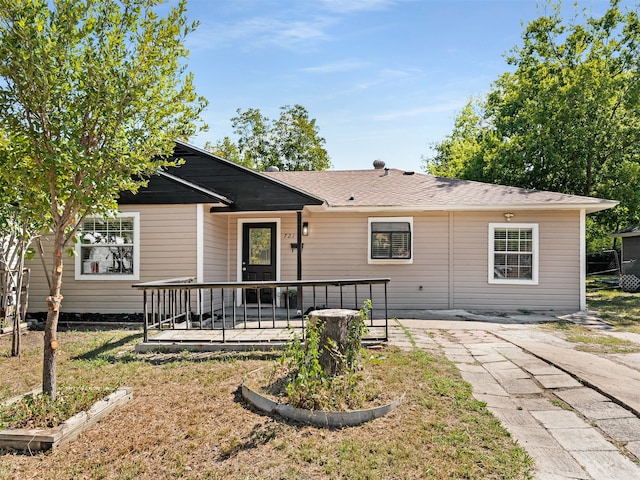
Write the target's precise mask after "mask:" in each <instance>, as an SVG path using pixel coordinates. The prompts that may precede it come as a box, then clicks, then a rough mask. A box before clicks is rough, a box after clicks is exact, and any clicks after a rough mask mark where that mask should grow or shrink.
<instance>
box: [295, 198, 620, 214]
mask: <svg viewBox="0 0 640 480" xmlns="http://www.w3.org/2000/svg"><path fill="white" fill-rule="evenodd" d="M618 203H619V202H616V201H612V200H604V201H602V202H601V203H595V204H594V203H554V204H548V203H544V204H504V205H433V206H428V205H329V204H326V203H325V204H324V205H319V206H307V208H308V209H309V210H310V211H318V212H320V211H325V212H326V211H332V212H364V213H369V212H380V211H384V212H408V211H410V212H486V211H492V212H494V211H504V210H509V211H525V210H528V211H531V210H534V211H542V210H556V211H563V210H564V211H567V210H574V211H575V210H584V211H585V213H595V212H599V211H602V210H607V209H609V208H613V207H615V206H616V205H618Z"/></svg>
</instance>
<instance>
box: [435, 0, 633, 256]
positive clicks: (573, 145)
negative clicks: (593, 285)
mask: <svg viewBox="0 0 640 480" xmlns="http://www.w3.org/2000/svg"><path fill="white" fill-rule="evenodd" d="M619 3H620V2H619V0H611V2H610V6H609V8H608V9H607V11H606V12H605V13H604V15H603V16H602V17H600V18H593V17H591V16H588V14H587V13H585V12H583V18H582V22H578V21H577V19H579V17H578V16H577V15H576V20H575V21H573V22H572V23H565V22H563V20H562V19H561V18H560V6H559V4H556V5H551V6H550V12H551V13H550V14H549V15H544V16H541V17H540V18H538V19H536V20H534V21H532V22H531V23H529V24H528V25H527V26H526V28H525V30H524V33H523V35H522V45H521V46H519V47H516V48H514V49H513V51H512V52H511V55H509V56H508V57H507V62H508V64H509V65H512V66H513V67H514V70H513V72H507V73H504V74H502V75H501V76H500V77H499V78H498V79H497V80H496V82H495V83H494V84H493V85H492V87H491V89H490V92H489V93H488V95H487V96H486V98H484V99H479V100H471V101H470V102H469V103H468V104H467V106H466V107H465V109H463V111H462V112H461V113H460V114H459V115H458V117H457V119H456V123H455V126H454V130H453V132H452V133H451V134H450V135H448V136H447V137H446V138H445V139H444V140H443V141H442V142H440V143H438V144H436V145H435V152H436V154H435V155H434V156H433V158H429V159H427V160H426V167H427V170H428V171H429V172H431V173H434V174H437V175H443V176H457V177H460V178H466V179H473V180H480V181H485V182H493V183H501V184H509V185H515V186H520V187H525V188H535V189H540V190H552V191H558V192H561V193H569V194H576V195H590V196H597V197H604V198H611V199H615V200H619V201H620V202H621V203H620V206H619V207H618V208H617V209H615V210H614V211H606V212H600V213H599V214H596V215H595V216H592V218H591V219H590V221H589V222H590V223H589V246H590V248H594V247H595V246H596V245H601V244H602V239H603V237H602V235H607V234H608V233H610V232H611V231H613V230H615V229H617V228H618V227H619V226H621V225H624V224H626V223H634V222H637V221H638V219H639V216H640V190H639V189H638V188H637V185H638V184H639V183H640V182H639V180H640V151H639V149H640V22H639V20H638V12H637V11H635V10H626V11H622V10H621V9H620V7H619Z"/></svg>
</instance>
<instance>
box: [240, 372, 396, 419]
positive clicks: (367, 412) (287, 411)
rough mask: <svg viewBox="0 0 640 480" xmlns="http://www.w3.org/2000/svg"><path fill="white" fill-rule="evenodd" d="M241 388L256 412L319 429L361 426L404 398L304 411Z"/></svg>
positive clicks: (245, 387)
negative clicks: (352, 407) (356, 406)
mask: <svg viewBox="0 0 640 480" xmlns="http://www.w3.org/2000/svg"><path fill="white" fill-rule="evenodd" d="M241 387H242V398H244V399H245V400H246V401H247V402H249V403H250V404H251V405H253V406H254V407H255V408H257V409H258V410H260V411H263V412H266V413H277V414H278V415H281V416H283V417H285V418H288V419H290V420H296V421H298V422H303V423H309V424H311V425H315V426H319V427H354V426H356V425H361V424H363V423H365V422H368V421H369V420H373V419H375V418H380V417H382V416H384V415H386V414H387V413H389V412H390V411H392V410H394V409H395V408H396V407H397V406H398V405H400V403H401V402H402V400H403V399H404V396H405V394H404V393H403V394H402V395H401V396H400V397H399V398H397V399H396V400H394V401H393V402H391V403H389V404H387V405H381V406H379V407H373V408H367V409H363V410H350V411H345V412H338V411H321V410H306V409H303V408H296V407H292V406H291V405H285V404H282V403H277V402H274V401H273V400H271V399H269V398H267V397H265V396H263V395H260V394H259V393H257V392H255V391H253V390H251V389H250V388H249V387H248V386H247V385H246V384H245V382H242V385H241Z"/></svg>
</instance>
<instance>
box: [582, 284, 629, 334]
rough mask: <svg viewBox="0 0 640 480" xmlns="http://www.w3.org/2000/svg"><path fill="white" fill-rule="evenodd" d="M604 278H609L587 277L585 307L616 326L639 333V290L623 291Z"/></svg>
mask: <svg viewBox="0 0 640 480" xmlns="http://www.w3.org/2000/svg"><path fill="white" fill-rule="evenodd" d="M606 280H610V278H609V277H590V278H589V279H587V308H589V310H593V311H595V312H597V314H598V316H599V317H600V318H602V319H603V320H605V321H607V322H609V323H611V324H612V325H614V326H615V327H616V328H619V329H621V330H625V331H629V332H635V333H640V292H635V293H628V292H623V291H622V290H620V289H619V288H616V287H612V286H611V284H609V283H606Z"/></svg>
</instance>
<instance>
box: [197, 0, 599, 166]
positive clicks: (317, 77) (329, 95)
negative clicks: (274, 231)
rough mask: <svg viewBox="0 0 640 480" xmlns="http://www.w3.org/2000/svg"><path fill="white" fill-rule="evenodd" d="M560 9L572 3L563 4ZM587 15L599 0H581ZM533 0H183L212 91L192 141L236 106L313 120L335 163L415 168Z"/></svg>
mask: <svg viewBox="0 0 640 480" xmlns="http://www.w3.org/2000/svg"><path fill="white" fill-rule="evenodd" d="M564 3H565V4H566V5H565V8H564V9H563V10H564V11H566V13H565V14H564V15H565V17H566V18H570V17H571V16H572V13H573V11H574V10H573V6H572V5H573V1H565V2H564ZM578 3H579V6H580V8H582V7H586V8H589V9H591V10H592V11H593V13H594V14H598V15H599V14H601V13H602V12H603V11H604V10H605V9H606V7H607V5H608V1H606V0H579V2H578ZM540 13H541V10H539V9H538V8H537V6H536V1H535V0H189V1H188V16H189V18H190V19H192V20H198V21H199V22H200V27H199V28H198V30H197V31H196V32H195V33H193V34H192V35H191V36H190V37H188V39H187V46H188V48H189V49H190V52H191V53H190V58H189V70H190V71H192V72H193V73H194V74H195V82H196V87H197V91H198V93H199V94H201V95H204V96H205V97H206V98H207V99H208V100H209V107H208V108H207V111H206V112H205V114H204V118H205V121H206V122H207V123H208V124H209V131H208V132H205V133H201V134H199V135H198V136H197V137H195V138H192V139H191V143H193V144H194V145H196V146H200V147H201V146H203V145H204V143H205V142H206V141H207V140H209V141H212V142H215V141H216V140H218V139H222V138H223V137H224V136H230V137H231V138H234V136H233V131H232V127H231V121H230V119H231V117H233V116H235V114H236V109H238V108H241V109H243V110H246V109H247V108H258V109H260V111H261V112H262V113H263V114H264V115H265V116H267V117H269V118H271V119H275V118H277V117H278V116H279V113H280V111H279V107H281V106H282V105H294V104H300V105H302V106H304V107H305V108H306V109H307V110H308V112H309V116H310V118H315V119H316V122H317V125H318V128H319V133H320V135H321V136H322V137H324V138H325V139H326V144H325V148H326V149H327V151H328V153H329V156H330V158H331V163H332V165H333V168H334V169H338V170H347V169H366V168H371V165H372V162H373V160H375V159H382V160H384V161H385V162H386V164H387V166H388V167H391V168H400V169H404V170H414V171H420V170H421V169H422V161H421V157H422V156H426V155H429V154H430V152H431V149H430V144H432V143H433V142H435V141H439V140H441V139H442V138H444V136H445V135H447V134H448V133H450V132H451V130H452V128H453V122H454V119H455V116H456V114H457V113H458V112H459V111H460V110H461V108H462V107H463V106H464V104H465V103H466V102H467V100H468V99H469V98H470V97H472V96H479V95H482V94H484V93H486V92H487V91H488V89H489V88H490V86H491V83H492V82H493V81H494V80H495V79H496V78H497V77H498V76H499V75H500V74H501V73H503V72H505V71H506V70H507V69H508V66H507V64H506V62H505V58H504V54H505V53H506V52H508V51H509V50H510V49H511V48H513V47H514V46H515V45H517V44H518V43H519V41H520V38H521V33H522V30H523V26H522V25H523V22H525V23H526V22H528V21H530V20H532V19H534V18H536V17H538V16H539V14H540Z"/></svg>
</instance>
